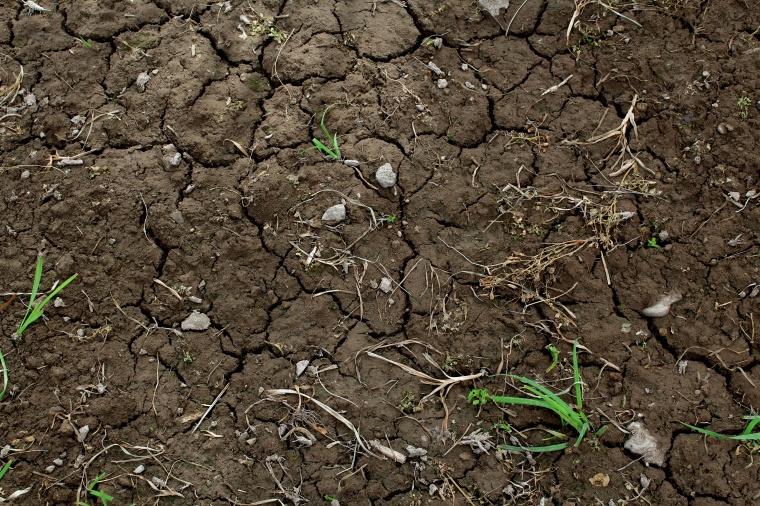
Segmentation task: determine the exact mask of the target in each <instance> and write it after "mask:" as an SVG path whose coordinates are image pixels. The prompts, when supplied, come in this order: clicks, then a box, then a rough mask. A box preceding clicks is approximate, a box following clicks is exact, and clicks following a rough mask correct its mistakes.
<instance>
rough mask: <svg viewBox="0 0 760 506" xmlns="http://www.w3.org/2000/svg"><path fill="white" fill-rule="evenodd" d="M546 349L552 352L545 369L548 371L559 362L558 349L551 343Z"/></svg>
mask: <svg viewBox="0 0 760 506" xmlns="http://www.w3.org/2000/svg"><path fill="white" fill-rule="evenodd" d="M546 349H547V350H549V353H551V354H552V363H551V365H550V366H549V367H548V368H547V369H546V372H550V371H551V370H552V369H554V368H555V367H557V364H559V350H558V349H557V347H556V346H554V345H553V344H550V345H549V346H547V347H546Z"/></svg>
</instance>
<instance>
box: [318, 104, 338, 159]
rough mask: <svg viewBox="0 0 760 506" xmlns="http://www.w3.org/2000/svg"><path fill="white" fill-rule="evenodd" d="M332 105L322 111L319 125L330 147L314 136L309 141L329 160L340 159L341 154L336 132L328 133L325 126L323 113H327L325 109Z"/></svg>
mask: <svg viewBox="0 0 760 506" xmlns="http://www.w3.org/2000/svg"><path fill="white" fill-rule="evenodd" d="M332 107H333V106H332V105H331V106H330V107H328V108H327V109H325V111H324V112H323V113H322V121H320V123H319V126H320V127H321V128H322V131H323V132H324V133H325V135H326V136H327V140H328V142H329V143H330V147H327V146H326V145H324V144H323V143H322V141H320V140H319V139H317V138H316V137H315V138H313V139H312V140H311V142H312V143H313V144H314V147H315V148H316V149H317V151H319V152H321V153H322V154H323V155H325V157H327V158H329V159H330V160H340V157H341V154H340V148H339V147H338V133H337V132H336V133H334V134H332V135H330V132H329V131H328V130H327V127H326V126H325V115H326V114H327V111H329V110H330V109H331V108H332Z"/></svg>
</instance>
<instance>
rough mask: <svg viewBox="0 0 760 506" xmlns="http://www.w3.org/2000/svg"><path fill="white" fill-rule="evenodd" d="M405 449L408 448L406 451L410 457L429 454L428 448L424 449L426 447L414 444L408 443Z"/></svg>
mask: <svg viewBox="0 0 760 506" xmlns="http://www.w3.org/2000/svg"><path fill="white" fill-rule="evenodd" d="M404 450H406V453H407V454H408V455H409V457H410V458H415V457H424V456H425V455H427V450H426V449H424V448H417V447H415V446H412V445H406V446H405V447H404Z"/></svg>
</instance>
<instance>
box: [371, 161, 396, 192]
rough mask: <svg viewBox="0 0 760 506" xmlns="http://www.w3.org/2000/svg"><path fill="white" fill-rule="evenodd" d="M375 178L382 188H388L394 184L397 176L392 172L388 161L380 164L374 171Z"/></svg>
mask: <svg viewBox="0 0 760 506" xmlns="http://www.w3.org/2000/svg"><path fill="white" fill-rule="evenodd" d="M375 179H377V182H378V184H379V185H380V186H382V187H383V188H390V187H391V186H393V185H394V184H396V180H397V177H396V173H395V172H393V166H392V165H391V164H390V163H385V164H383V165H381V166H380V167H379V168H378V169H377V172H375Z"/></svg>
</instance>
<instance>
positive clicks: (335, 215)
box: [322, 204, 346, 223]
mask: <svg viewBox="0 0 760 506" xmlns="http://www.w3.org/2000/svg"><path fill="white" fill-rule="evenodd" d="M345 219H346V205H345V204H336V205H334V206H332V207H329V208H327V211H325V213H324V214H323V215H322V221H329V222H332V223H338V222H341V221H343V220H345Z"/></svg>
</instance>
